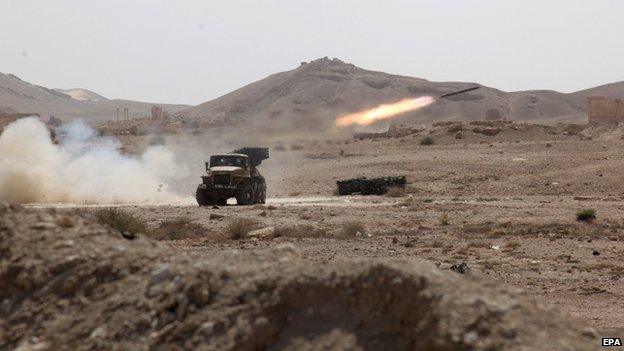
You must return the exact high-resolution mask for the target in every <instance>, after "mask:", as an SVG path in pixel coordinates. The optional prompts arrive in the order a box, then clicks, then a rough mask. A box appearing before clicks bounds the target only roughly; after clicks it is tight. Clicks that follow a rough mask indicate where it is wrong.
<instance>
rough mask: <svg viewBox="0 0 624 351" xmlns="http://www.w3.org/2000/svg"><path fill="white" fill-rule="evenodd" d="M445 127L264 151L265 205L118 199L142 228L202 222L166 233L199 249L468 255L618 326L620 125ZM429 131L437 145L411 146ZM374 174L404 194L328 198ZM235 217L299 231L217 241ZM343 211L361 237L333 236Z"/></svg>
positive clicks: (481, 269) (445, 260) (498, 274)
mask: <svg viewBox="0 0 624 351" xmlns="http://www.w3.org/2000/svg"><path fill="white" fill-rule="evenodd" d="M447 128H448V127H447V126H438V127H434V128H430V129H428V130H426V131H424V132H422V133H420V134H417V135H412V136H407V137H404V138H395V139H378V140H363V141H340V142H338V141H332V142H308V143H306V144H304V149H303V150H297V151H290V150H288V151H282V153H283V154H284V155H280V152H274V155H275V157H273V158H272V159H270V160H268V161H267V162H266V163H265V164H263V165H262V169H263V171H264V172H265V174H268V175H269V176H270V178H269V183H270V189H269V191H270V194H271V195H272V198H271V200H270V201H269V204H268V206H264V207H262V206H257V207H234V206H228V207H223V208H219V209H212V208H198V207H196V206H192V205H191V206H179V207H177V206H174V207H129V208H128V209H129V210H130V211H131V212H132V213H135V214H137V215H139V216H140V217H142V218H144V219H146V220H147V221H149V223H150V224H151V225H153V226H157V225H158V224H159V223H161V222H162V221H164V220H166V219H175V218H178V217H187V218H189V219H191V220H192V221H194V222H196V223H199V224H201V225H203V226H205V227H206V228H207V230H208V231H209V232H210V233H211V234H208V235H206V236H205V237H201V238H194V239H188V240H176V241H173V242H172V245H173V246H175V247H177V248H180V249H182V250H189V251H193V252H195V253H196V254H197V255H211V254H213V253H214V252H218V251H221V250H223V249H226V248H228V249H229V248H237V249H242V250H254V249H257V248H263V247H272V246H274V245H277V244H280V243H284V242H290V243H293V244H295V245H296V246H297V247H298V248H299V249H300V250H301V251H302V253H303V256H304V257H305V258H306V259H309V260H311V261H327V260H329V261H332V260H336V259H339V258H344V257H357V258H384V257H398V258H403V259H409V260H415V261H429V262H433V263H435V264H437V265H439V266H440V267H442V268H448V267H449V266H451V265H452V264H456V263H460V262H464V261H465V262H467V263H468V265H469V266H470V267H471V269H472V272H473V273H474V274H478V275H483V276H486V277H487V279H491V280H493V281H495V282H497V283H499V284H501V285H508V286H514V287H518V288H521V289H522V290H523V291H524V293H525V294H527V295H531V296H536V297H538V298H540V299H542V300H543V301H545V302H548V303H551V304H555V305H558V306H560V307H561V308H563V309H564V310H566V311H568V312H569V313H570V314H572V315H574V316H577V317H579V318H581V319H583V320H586V321H588V322H589V323H590V324H591V325H593V326H595V327H597V328H601V329H616V330H623V329H624V317H623V316H622V315H621V314H620V313H618V312H617V311H619V310H621V309H622V308H623V307H624V303H622V297H623V294H624V288H623V287H622V286H623V285H622V279H623V277H624V264H622V258H623V257H624V241H623V240H624V222H623V220H622V218H623V217H624V205H622V198H623V196H624V188H623V186H622V183H621V181H620V177H619V175H620V174H621V172H622V170H623V169H624V161H623V159H622V157H621V152H620V150H621V149H622V147H623V146H624V141H622V140H620V138H619V136H620V134H621V131H618V130H617V129H613V130H611V129H595V128H594V129H592V132H593V133H594V140H580V139H581V138H580V137H579V136H578V135H576V134H577V133H576V132H574V133H568V132H565V130H564V129H565V128H564V127H559V128H558V127H542V126H535V125H507V126H504V127H502V131H501V132H500V133H499V134H497V135H495V136H485V135H481V134H478V133H473V132H471V131H470V128H471V127H470V126H469V125H467V124H465V125H464V131H463V134H464V135H463V139H461V140H459V139H455V138H454V134H452V133H448V132H447V131H446V129H447ZM618 133H620V134H618ZM426 135H429V136H432V137H433V138H434V140H435V144H434V145H420V143H419V142H420V140H421V139H422V138H423V137H424V136H426ZM285 159H286V160H288V162H287V163H284V162H281V160H285ZM278 170H279V172H280V173H277V171H278ZM381 175H407V177H408V181H409V183H410V184H409V185H408V191H407V194H405V195H404V196H402V197H398V198H390V197H379V196H366V197H358V196H352V197H335V196H332V194H333V192H334V191H335V181H336V180H338V179H343V178H349V177H355V176H369V177H374V176H381ZM584 208H593V209H595V210H596V212H597V216H598V218H597V219H596V220H595V221H594V222H593V223H581V222H577V221H576V218H575V213H576V212H577V211H578V210H580V209H584ZM211 214H213V215H214V214H217V215H219V216H213V217H212V219H211V216H210V215H211ZM220 216H223V217H222V218H221V217H220ZM215 217H219V218H215ZM237 218H251V219H253V220H255V221H257V222H258V224H257V227H258V228H262V227H276V228H292V227H296V228H297V230H294V232H296V233H295V234H288V233H287V234H286V237H279V238H272V239H246V240H240V241H237V240H229V239H224V238H223V235H224V234H223V233H224V231H226V227H227V225H228V224H229V223H230V222H232V221H233V220H235V219H237ZM353 222H355V223H360V224H362V225H363V226H364V228H365V231H366V235H364V236H363V237H362V238H348V239H334V238H331V237H332V236H335V234H336V233H338V232H340V230H341V228H342V227H344V226H345V224H349V223H353ZM315 230H317V231H320V232H321V233H326V234H318V233H317V232H315ZM306 232H307V233H308V234H306ZM288 235H293V236H298V237H296V238H293V237H288ZM319 235H322V236H323V237H305V238H300V237H299V236H319ZM369 236H370V237H369ZM328 237H329V238H328Z"/></svg>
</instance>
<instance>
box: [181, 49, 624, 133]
mask: <svg viewBox="0 0 624 351" xmlns="http://www.w3.org/2000/svg"><path fill="white" fill-rule="evenodd" d="M474 84H475V83H467V82H431V81H428V80H425V79H420V78H412V77H405V76H398V75H392V74H387V73H383V72H375V71H369V70H365V69H362V68H359V67H356V66H354V65H352V64H349V63H345V62H342V61H340V60H338V59H328V58H322V59H318V60H314V61H312V62H310V63H302V64H301V66H300V67H298V68H296V69H294V70H291V71H286V72H281V73H276V74H273V75H271V76H269V77H267V78H265V79H262V80H260V81H257V82H255V83H251V84H249V85H246V86H244V87H242V88H240V89H238V90H235V91H233V92H231V93H229V94H226V95H224V96H222V97H219V98H217V99H214V100H211V101H208V102H205V103H203V104H200V105H198V106H196V107H194V108H191V109H189V110H186V111H184V112H182V113H181V115H182V116H184V117H188V118H192V119H200V120H204V121H207V122H208V123H210V124H215V125H223V124H225V125H229V124H240V123H244V124H246V125H249V124H250V123H252V124H255V125H257V126H267V127H270V128H276V127H279V128H306V129H308V130H309V129H326V128H328V127H329V126H331V125H332V123H333V121H334V120H335V119H336V117H337V116H339V115H341V114H344V113H350V112H355V111H359V110H362V109H367V108H371V107H374V106H376V105H379V104H382V103H389V102H396V101H399V100H401V99H403V98H406V97H419V96H422V95H432V96H440V95H442V94H444V93H447V92H451V91H454V90H457V89H462V88H466V87H470V86H473V85H474ZM593 94H606V95H607V96H622V95H624V83H615V84H611V85H607V86H603V87H598V88H593V89H589V90H585V91H579V92H576V93H571V94H565V93H559V92H556V91H548V90H532V91H520V92H505V91H501V90H498V89H495V88H491V87H485V86H483V87H482V88H481V89H479V90H476V91H473V92H470V93H467V94H461V95H457V96H455V97H453V98H452V99H443V100H439V101H438V102H437V103H435V104H433V105H431V106H429V107H427V108H424V109H422V110H419V111H416V112H411V113H407V114H405V115H403V116H402V117H401V118H400V119H399V121H400V122H408V123H415V124H419V123H426V122H430V121H432V120H439V119H460V120H464V119H481V118H484V117H486V115H488V116H491V117H496V116H500V117H508V118H512V119H516V120H523V121H530V120H539V121H540V123H549V122H551V123H552V122H556V121H567V122H581V121H584V120H585V119H586V118H587V117H586V116H587V112H586V108H587V107H586V97H587V96H589V95H593Z"/></svg>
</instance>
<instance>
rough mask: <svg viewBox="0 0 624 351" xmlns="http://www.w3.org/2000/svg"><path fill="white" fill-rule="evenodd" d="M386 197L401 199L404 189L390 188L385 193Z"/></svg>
mask: <svg viewBox="0 0 624 351" xmlns="http://www.w3.org/2000/svg"><path fill="white" fill-rule="evenodd" d="M386 196H388V197H403V196H405V188H401V187H398V186H391V187H389V188H388V191H387V192H386Z"/></svg>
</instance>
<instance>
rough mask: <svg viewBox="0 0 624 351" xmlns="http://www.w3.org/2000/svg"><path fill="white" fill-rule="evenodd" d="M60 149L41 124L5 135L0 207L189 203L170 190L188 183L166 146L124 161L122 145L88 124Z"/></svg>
mask: <svg viewBox="0 0 624 351" xmlns="http://www.w3.org/2000/svg"><path fill="white" fill-rule="evenodd" d="M60 134H61V135H63V138H62V142H61V144H60V145H55V144H54V143H53V142H52V140H51V138H50V134H49V132H48V130H47V128H46V126H45V125H44V124H43V123H41V122H40V121H39V120H38V119H36V118H24V119H20V120H18V121H16V122H14V123H12V124H10V125H9V126H7V127H6V128H5V130H4V132H3V133H2V134H1V135H0V201H9V202H13V203H59V202H68V203H77V204H120V203H137V204H171V203H189V202H191V201H192V199H191V198H190V197H189V196H188V195H181V194H177V193H175V192H174V191H173V190H171V187H170V186H169V184H174V182H176V179H181V178H185V177H186V178H188V177H189V174H190V171H189V170H188V168H187V167H185V166H184V165H181V164H177V163H176V157H175V155H174V154H173V153H172V152H171V151H170V150H169V149H168V148H167V147H165V146H154V147H151V148H149V149H148V150H146V152H145V153H144V154H143V155H142V156H140V157H130V156H125V155H122V154H121V153H120V152H119V151H118V146H119V142H118V141H117V140H115V139H112V138H102V137H99V136H98V135H97V133H96V132H95V131H94V130H92V129H91V128H89V127H88V126H87V125H86V124H85V123H84V122H73V123H70V124H68V125H66V126H65V127H63V128H62V129H61V131H60Z"/></svg>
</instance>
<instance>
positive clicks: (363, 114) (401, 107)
mask: <svg viewBox="0 0 624 351" xmlns="http://www.w3.org/2000/svg"><path fill="white" fill-rule="evenodd" d="M434 102H435V98H434V97H432V96H421V97H419V98H415V99H403V100H401V101H399V102H395V103H393V104H383V105H379V106H377V107H374V108H372V109H369V110H365V111H360V112H356V113H351V114H348V115H344V116H342V117H340V118H338V119H337V120H336V122H335V124H336V126H338V127H347V126H351V125H354V124H357V125H360V126H368V125H370V124H373V123H375V122H377V121H381V120H385V119H389V118H392V117H395V116H397V115H400V114H402V113H406V112H409V111H415V110H418V109H420V108H423V107H425V106H428V105H431V104H432V103H434Z"/></svg>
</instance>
